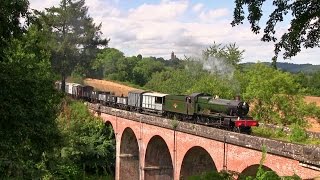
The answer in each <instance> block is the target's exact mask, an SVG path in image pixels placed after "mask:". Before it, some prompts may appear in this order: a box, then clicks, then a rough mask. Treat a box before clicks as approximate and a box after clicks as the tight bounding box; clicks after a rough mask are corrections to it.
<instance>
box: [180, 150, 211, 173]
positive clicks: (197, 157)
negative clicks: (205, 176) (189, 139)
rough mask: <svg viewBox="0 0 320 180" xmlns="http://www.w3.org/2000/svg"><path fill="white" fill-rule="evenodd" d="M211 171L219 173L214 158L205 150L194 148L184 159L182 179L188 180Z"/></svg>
mask: <svg viewBox="0 0 320 180" xmlns="http://www.w3.org/2000/svg"><path fill="white" fill-rule="evenodd" d="M209 171H217V167H216V165H215V163H214V161H213V159H212V157H211V156H210V154H209V153H208V152H207V151H206V150H205V149H204V148H202V147H200V146H194V147H192V148H190V149H189V150H188V151H187V153H186V154H185V155H184V157H183V161H182V165H181V170H180V179H188V177H190V176H194V175H199V174H201V173H203V172H209Z"/></svg>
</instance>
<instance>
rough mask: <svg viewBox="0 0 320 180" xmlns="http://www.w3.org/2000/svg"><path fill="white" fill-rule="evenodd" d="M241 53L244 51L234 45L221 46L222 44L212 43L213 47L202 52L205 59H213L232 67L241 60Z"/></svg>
mask: <svg viewBox="0 0 320 180" xmlns="http://www.w3.org/2000/svg"><path fill="white" fill-rule="evenodd" d="M243 53H244V50H240V49H239V47H238V46H237V45H236V43H233V44H227V45H225V46H222V44H216V42H214V43H213V45H211V46H209V47H208V48H207V49H205V50H204V51H203V54H204V56H205V58H206V59H208V58H210V57H214V58H217V59H220V60H222V61H223V63H225V64H226V65H230V66H233V67H237V64H238V63H239V62H240V61H241V60H242V55H243Z"/></svg>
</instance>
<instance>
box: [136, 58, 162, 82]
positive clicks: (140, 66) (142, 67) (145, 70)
mask: <svg viewBox="0 0 320 180" xmlns="http://www.w3.org/2000/svg"><path fill="white" fill-rule="evenodd" d="M162 70H164V64H163V63H162V62H160V61H154V60H152V59H151V58H143V59H142V60H140V61H139V62H138V63H137V64H136V66H135V67H134V68H133V76H134V80H133V81H134V83H135V84H138V85H140V86H144V85H145V84H146V83H147V82H148V81H149V80H150V79H151V76H152V74H153V73H156V72H161V71H162Z"/></svg>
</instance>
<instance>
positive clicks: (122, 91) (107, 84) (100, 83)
mask: <svg viewBox="0 0 320 180" xmlns="http://www.w3.org/2000/svg"><path fill="white" fill-rule="evenodd" d="M84 83H85V84H86V85H90V86H93V87H95V88H97V89H99V90H102V91H111V92H115V95H116V96H121V95H123V96H128V92H129V91H131V90H136V89H137V88H133V87H130V86H126V85H123V84H120V83H116V82H112V81H106V80H98V79H90V78H87V79H85V80H84ZM305 101H306V102H307V103H313V102H314V103H316V104H317V106H319V107H320V97H314V96H305ZM308 121H309V124H310V127H309V128H308V130H309V131H313V132H320V123H318V122H317V121H316V120H315V119H313V118H308Z"/></svg>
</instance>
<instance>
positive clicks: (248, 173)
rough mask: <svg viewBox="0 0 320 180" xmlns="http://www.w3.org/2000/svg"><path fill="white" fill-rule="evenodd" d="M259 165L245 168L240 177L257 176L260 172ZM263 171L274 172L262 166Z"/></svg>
mask: <svg viewBox="0 0 320 180" xmlns="http://www.w3.org/2000/svg"><path fill="white" fill-rule="evenodd" d="M259 166H260V165H259V164H253V165H251V166H248V167H247V168H245V169H244V170H243V171H242V172H241V173H240V175H241V176H244V177H246V176H252V177H254V176H256V174H257V172H258V168H259ZM262 169H263V170H265V171H273V170H272V169H271V168H269V167H268V166H265V165H262Z"/></svg>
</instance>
